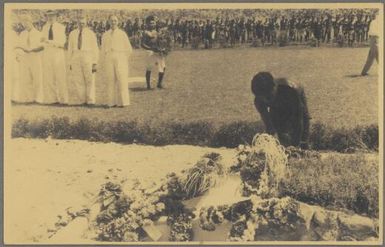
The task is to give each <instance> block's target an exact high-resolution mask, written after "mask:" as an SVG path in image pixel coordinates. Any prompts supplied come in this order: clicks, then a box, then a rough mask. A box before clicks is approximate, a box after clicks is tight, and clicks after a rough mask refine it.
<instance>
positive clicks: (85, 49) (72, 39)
mask: <svg viewBox="0 0 385 247" xmlns="http://www.w3.org/2000/svg"><path fill="white" fill-rule="evenodd" d="M86 24H87V20H86V18H85V17H80V18H79V20H78V28H77V29H75V30H73V31H72V32H71V33H70V35H69V38H68V59H69V61H70V70H71V84H70V87H69V90H70V91H72V90H74V92H73V93H71V94H70V99H69V104H76V105H78V104H88V105H93V104H95V72H96V65H97V62H98V58H99V48H98V43H97V39H96V35H95V33H94V32H93V31H91V30H90V29H89V28H88V27H86Z"/></svg>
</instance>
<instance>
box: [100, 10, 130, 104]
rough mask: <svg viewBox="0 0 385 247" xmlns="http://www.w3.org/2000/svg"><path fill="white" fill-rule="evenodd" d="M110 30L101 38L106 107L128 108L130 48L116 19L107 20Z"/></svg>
mask: <svg viewBox="0 0 385 247" xmlns="http://www.w3.org/2000/svg"><path fill="white" fill-rule="evenodd" d="M109 21H110V26H111V29H110V30H108V31H107V32H105V33H104V34H103V36H102V46H101V56H102V58H101V60H102V61H103V72H102V73H103V74H104V76H105V80H106V83H107V105H108V106H110V107H113V106H119V107H123V106H128V105H129V104H130V97H129V91H128V76H129V72H128V60H129V57H130V55H131V54H132V47H131V44H130V41H129V39H128V37H127V34H126V33H125V32H124V31H123V30H121V29H119V27H118V23H119V22H118V18H117V17H116V16H114V15H112V16H110V18H109Z"/></svg>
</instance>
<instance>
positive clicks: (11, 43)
mask: <svg viewBox="0 0 385 247" xmlns="http://www.w3.org/2000/svg"><path fill="white" fill-rule="evenodd" d="M9 34H10V35H9V39H8V42H7V44H6V45H7V51H8V54H9V61H10V63H9V64H10V70H9V71H11V73H12V74H11V101H12V102H15V103H18V102H21V101H20V100H21V99H20V96H21V95H20V61H21V56H22V54H23V53H24V52H23V51H22V50H21V49H17V47H18V46H19V44H20V37H19V34H18V33H17V32H15V31H14V30H10V32H9Z"/></svg>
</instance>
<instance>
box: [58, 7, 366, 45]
mask: <svg viewBox="0 0 385 247" xmlns="http://www.w3.org/2000/svg"><path fill="white" fill-rule="evenodd" d="M372 19H373V17H372V16H370V15H359V16H350V17H342V16H341V17H340V16H337V17H335V18H332V17H331V16H326V17H323V18H320V17H307V18H304V17H291V18H286V17H285V16H282V17H274V18H266V19H265V20H257V19H255V18H248V19H244V18H240V19H238V18H237V19H225V20H223V19H214V20H210V19H207V20H179V19H176V20H173V19H160V20H158V21H157V23H156V27H157V29H160V28H163V27H166V28H167V29H168V31H169V32H170V34H171V36H172V38H173V39H172V40H173V41H174V43H175V44H178V45H179V46H180V47H182V48H183V47H187V46H188V44H191V45H192V46H194V44H195V43H198V45H201V44H203V45H204V46H205V47H206V48H210V47H211V46H212V43H215V42H218V43H220V42H226V43H227V44H228V45H230V46H232V45H235V44H237V43H250V42H253V41H255V40H260V41H261V42H262V44H265V43H270V44H275V43H279V42H280V41H281V40H282V39H285V41H286V42H296V43H305V42H308V41H309V40H310V39H315V40H317V42H319V43H320V42H324V43H330V42H333V41H335V42H338V41H339V40H341V39H342V38H343V39H344V41H346V42H347V43H348V44H349V45H350V46H351V45H352V44H353V43H364V42H367V41H368V32H369V26H370V22H371V21H372ZM88 25H89V26H90V28H92V29H93V31H94V32H95V33H96V34H97V36H98V37H99V42H101V36H102V34H103V33H104V32H105V31H107V30H109V28H110V26H109V24H108V22H106V21H99V22H97V21H90V22H89V23H88ZM75 27H76V24H74V23H71V22H68V23H66V32H67V33H69V32H71V31H72V29H73V28H75ZM119 27H120V28H122V29H123V30H125V31H126V33H127V35H128V36H129V37H130V39H131V40H132V41H134V42H133V45H134V47H139V45H138V44H136V43H137V42H139V41H140V40H141V38H140V37H141V35H142V34H143V32H144V30H145V24H144V20H142V21H140V20H139V18H136V19H135V20H134V21H133V22H132V21H131V20H127V21H123V22H120V23H119Z"/></svg>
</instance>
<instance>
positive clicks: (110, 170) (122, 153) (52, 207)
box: [4, 138, 378, 244]
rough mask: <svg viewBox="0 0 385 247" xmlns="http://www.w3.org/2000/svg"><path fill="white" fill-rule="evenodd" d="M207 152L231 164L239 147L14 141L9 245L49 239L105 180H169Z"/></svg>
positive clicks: (9, 163)
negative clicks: (61, 219)
mask: <svg viewBox="0 0 385 247" xmlns="http://www.w3.org/2000/svg"><path fill="white" fill-rule="evenodd" d="M207 152H217V153H220V154H221V155H222V157H223V159H222V163H223V165H224V166H225V167H228V166H231V165H233V164H234V163H235V154H236V150H235V149H225V148H221V149H215V148H207V147H197V146H187V145H172V146H164V147H154V146H144V145H135V144H132V145H122V144H117V143H93V142H88V141H78V140H54V139H46V140H43V139H24V138H16V139H11V140H10V141H9V142H7V145H5V162H4V164H5V165H4V240H5V243H7V244H10V243H12V244H27V243H32V242H39V241H45V240H46V238H47V229H53V228H54V223H55V222H57V221H58V215H63V216H64V215H65V214H66V209H67V208H69V207H72V208H75V209H76V208H79V207H81V206H84V205H85V206H90V205H89V204H90V202H91V201H92V200H93V198H95V196H96V195H97V193H98V192H99V189H100V186H101V185H102V184H104V183H106V182H108V181H113V182H114V181H116V182H124V181H126V180H130V179H136V178H137V179H140V180H141V181H143V180H147V179H149V180H155V179H160V178H164V177H165V176H166V174H167V173H169V172H179V171H181V170H183V169H186V168H189V167H191V166H192V165H193V164H195V163H196V162H197V161H198V160H199V158H200V157H201V156H202V155H204V154H205V153H207ZM330 154H332V153H322V157H326V156H327V155H330ZM333 154H334V153H333ZM341 155H343V154H341ZM368 158H375V159H376V158H378V154H376V153H373V154H368ZM226 193H228V192H226ZM80 240H82V239H81V238H79V241H80ZM73 241H77V240H73Z"/></svg>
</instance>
